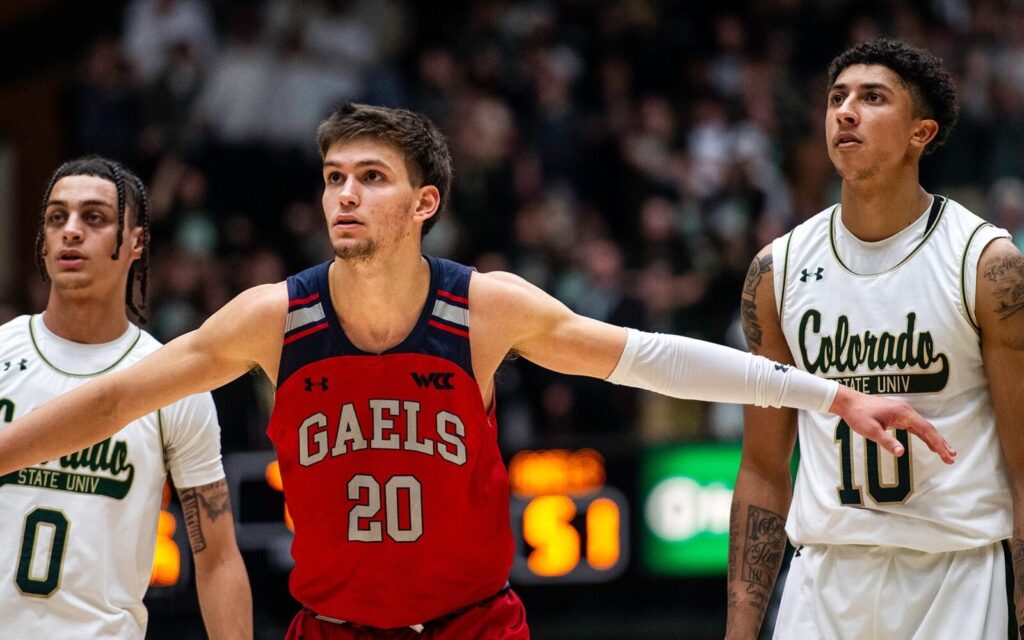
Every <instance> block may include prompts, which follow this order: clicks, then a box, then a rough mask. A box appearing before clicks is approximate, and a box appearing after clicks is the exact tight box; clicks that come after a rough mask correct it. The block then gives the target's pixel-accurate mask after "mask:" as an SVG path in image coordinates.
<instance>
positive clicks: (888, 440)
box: [830, 385, 956, 464]
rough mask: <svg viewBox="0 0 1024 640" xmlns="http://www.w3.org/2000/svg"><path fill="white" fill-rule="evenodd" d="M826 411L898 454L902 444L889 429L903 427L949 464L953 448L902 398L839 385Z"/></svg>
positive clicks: (953, 453) (895, 454)
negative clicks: (898, 398) (862, 391)
mask: <svg viewBox="0 0 1024 640" xmlns="http://www.w3.org/2000/svg"><path fill="white" fill-rule="evenodd" d="M830 411H831V412H832V413H834V414H836V415H838V416H839V417H841V418H842V419H843V420H844V421H845V422H846V424H848V425H850V428H851V429H853V430H854V431H855V432H857V433H859V434H861V435H862V436H864V437H865V438H867V439H868V440H873V441H874V442H877V443H878V444H880V445H881V446H882V447H883V448H884V449H885V450H886V451H888V452H889V453H891V454H892V455H894V456H896V457H899V456H902V455H903V453H904V449H903V445H902V444H901V443H900V441H899V440H897V439H896V438H895V436H893V434H892V433H891V432H890V431H889V429H892V428H896V429H905V430H907V431H908V432H910V433H912V434H914V435H915V436H917V437H918V438H920V439H921V440H923V441H924V443H925V444H926V445H928V448H929V449H931V450H932V451H934V452H935V454H936V455H938V456H939V457H940V458H942V461H943V462H945V463H946V464H953V460H954V459H955V458H956V451H954V450H953V448H952V447H951V446H949V443H948V442H946V439H945V438H943V437H942V436H941V435H939V432H938V431H936V430H935V427H933V426H932V424H931V423H930V422H928V421H927V420H925V419H924V418H923V417H921V414H919V413H918V412H917V411H915V410H914V408H913V407H911V406H910V405H909V404H907V403H906V402H903V401H901V400H893V399H891V398H882V397H879V396H869V395H865V394H863V393H860V392H858V391H854V390H853V389H850V388H849V387H846V386H844V385H839V393H837V394H836V399H835V400H834V401H833V402H832V407H831V408H830Z"/></svg>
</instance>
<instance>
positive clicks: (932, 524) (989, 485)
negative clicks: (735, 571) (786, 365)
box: [772, 196, 1011, 552]
mask: <svg viewBox="0 0 1024 640" xmlns="http://www.w3.org/2000/svg"><path fill="white" fill-rule="evenodd" d="M839 215H840V210H839V207H838V206H836V207H833V208H831V209H827V210H825V211H822V212H821V213H819V214H818V215H816V216H814V217H813V218H811V219H810V220H808V221H807V222H805V223H804V224H801V225H800V226H798V227H797V228H795V229H794V230H793V231H792V232H790V233H789V234H788V235H786V236H783V237H781V238H779V239H777V240H775V242H774V243H773V245H772V259H773V264H774V267H775V295H776V300H777V302H778V305H779V318H780V319H781V323H782V329H783V332H784V333H785V336H786V341H787V342H788V344H789V348H790V350H791V351H792V354H793V358H794V361H795V362H796V363H797V366H799V367H800V368H801V369H804V370H805V371H809V372H811V373H814V374H816V375H819V376H823V377H826V378H832V379H836V380H839V381H840V382H842V383H844V384H846V385H849V386H851V387H853V388H855V389H858V390H860V391H863V392H865V393H870V394H885V395H888V396H892V397H895V398H900V399H902V400H905V401H907V402H909V403H910V404H912V405H913V406H914V408H916V409H917V410H918V411H919V412H920V413H921V414H922V415H923V416H924V417H925V418H927V419H928V420H929V421H931V423H932V424H934V425H935V428H936V429H937V430H938V431H939V433H941V434H942V435H943V436H944V437H945V438H946V439H947V440H949V442H950V444H952V446H953V448H954V449H956V451H957V454H958V455H957V460H956V463H955V464H953V465H951V466H949V465H946V464H944V463H943V462H942V461H941V460H940V459H939V458H938V456H936V455H935V454H933V453H932V452H931V451H929V450H928V448H927V446H925V444H924V443H923V442H921V441H920V440H917V439H916V438H913V437H908V434H907V433H906V432H905V431H902V430H900V431H897V436H898V437H899V439H900V440H901V442H903V445H904V446H905V448H906V453H905V454H904V455H903V456H902V457H901V458H894V457H892V456H891V455H889V454H888V453H886V452H885V450H883V449H881V448H880V447H879V446H877V445H876V444H875V443H870V442H865V439H864V438H863V437H861V436H859V435H857V434H856V433H853V432H852V431H851V430H850V428H849V427H848V426H847V425H846V424H845V423H844V422H842V421H841V420H840V419H839V418H838V417H836V416H834V415H831V414H825V413H819V412H813V411H800V412H799V445H800V466H799V470H798V472H797V478H796V485H795V487H794V494H793V503H792V506H791V507H790V510H789V518H788V521H787V523H786V532H787V533H788V534H789V537H790V539H791V540H792V541H793V543H794V544H798V545H799V544H816V543H817V544H865V545H891V546H899V547H907V548H911V549H918V550H921V551H932V552H936V551H953V550H958V549H967V548H972V547H979V546H982V545H986V544H989V543H991V542H994V541H998V540H1001V539H1004V538H1008V537H1009V536H1010V532H1011V505H1010V489H1009V484H1008V480H1007V472H1006V468H1005V465H1004V463H1003V460H1002V455H1001V451H1000V445H999V440H998V436H997V433H996V424H995V415H994V413H993V409H992V401H991V398H990V396H989V392H988V385H987V382H986V379H985V372H984V370H983V368H982V359H981V348H980V334H979V328H978V325H977V321H976V319H975V316H974V297H975V296H974V290H975V277H976V273H977V262H978V259H979V257H980V255H981V251H982V250H983V249H984V247H985V246H986V245H987V244H988V243H989V242H991V241H992V240H993V239H995V238H999V237H1006V236H1008V234H1007V233H1006V232H1005V231H1003V230H1002V229H996V228H995V227H993V226H992V225H990V224H988V223H986V222H985V221H984V220H982V219H981V218H979V217H977V216H975V215H974V214H972V213H971V212H970V211H968V210H967V209H965V208H963V207H962V206H960V205H959V204H957V203H956V202H953V201H951V200H948V199H945V198H941V197H938V196H936V197H935V202H934V204H933V207H932V208H931V210H930V212H929V218H928V221H929V224H928V226H927V228H926V231H925V233H924V236H923V239H922V240H921V241H920V242H919V243H918V244H917V245H916V247H914V248H913V249H912V250H910V251H908V254H907V255H906V257H905V258H903V259H902V260H901V261H900V262H899V263H898V264H896V265H895V266H893V267H892V268H890V269H887V270H885V271H882V272H881V273H876V274H872V275H863V274H858V273H854V272H853V271H851V270H850V269H849V268H848V267H847V264H849V262H850V258H851V257H852V256H848V257H847V263H846V264H844V262H843V257H842V255H841V253H840V252H839V251H838V249H837V247H836V243H835V234H836V228H837V226H836V225H838V224H841V223H840V221H839V219H838V217H839ZM843 248H844V250H845V249H847V247H845V246H844V247H843Z"/></svg>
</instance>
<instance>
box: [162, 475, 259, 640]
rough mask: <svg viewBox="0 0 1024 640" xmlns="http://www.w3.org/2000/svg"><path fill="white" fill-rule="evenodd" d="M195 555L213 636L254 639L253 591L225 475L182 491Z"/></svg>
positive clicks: (208, 630)
mask: <svg viewBox="0 0 1024 640" xmlns="http://www.w3.org/2000/svg"><path fill="white" fill-rule="evenodd" d="M178 498H179V499H180V500H181V507H182V511H183V512H184V514H185V525H186V527H187V528H188V540H189V543H190V544H191V545H192V557H193V558H194V559H195V563H196V591H197V592H198V593H199V607H200V609H201V610H202V612H203V622H204V624H205V625H206V633H207V635H208V636H209V637H210V638H211V640H251V639H252V632H253V630H252V592H251V591H250V589H249V576H248V574H247V573H246V571H245V563H243V562H242V555H241V553H239V551H238V544H237V542H236V541H235V523H234V519H233V518H232V517H231V496H230V495H228V484H227V482H226V481H224V480H223V479H221V480H217V481H216V482H211V483H210V484H205V485H202V486H198V487H189V488H185V489H179V490H178Z"/></svg>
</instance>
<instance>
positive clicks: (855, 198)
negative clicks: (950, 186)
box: [840, 176, 931, 242]
mask: <svg viewBox="0 0 1024 640" xmlns="http://www.w3.org/2000/svg"><path fill="white" fill-rule="evenodd" d="M930 197H931V196H929V194H928V192H927V191H925V190H924V189H923V188H922V187H921V185H920V184H919V183H918V181H917V180H916V176H915V179H914V180H907V179H905V178H901V179H898V180H888V181H884V180H883V181H880V180H871V181H862V182H857V181H848V180H844V181H843V193H842V198H841V200H840V202H841V204H842V219H843V225H844V226H846V228H847V229H848V230H849V231H850V233H852V234H853V235H855V236H857V237H858V238H860V239H861V240H863V241H865V242H877V241H879V240H884V239H886V238H889V237H891V236H893V235H895V234H897V233H899V232H900V231H902V230H903V229H906V228H907V227H908V226H910V225H911V224H913V223H914V221H915V220H917V219H918V217H920V216H921V212H923V211H924V210H925V208H926V207H927V206H928V202H929V198H930Z"/></svg>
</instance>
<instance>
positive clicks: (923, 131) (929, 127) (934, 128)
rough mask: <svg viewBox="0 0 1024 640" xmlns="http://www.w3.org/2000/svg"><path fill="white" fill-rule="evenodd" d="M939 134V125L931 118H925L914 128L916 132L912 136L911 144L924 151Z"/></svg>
mask: <svg viewBox="0 0 1024 640" xmlns="http://www.w3.org/2000/svg"><path fill="white" fill-rule="evenodd" d="M938 134H939V123H938V122H936V121H934V120H932V119H931V118H924V119H922V120H921V121H920V122H919V123H918V124H917V127H915V128H914V132H913V133H912V134H911V136H910V144H911V145H912V146H914V147H917V148H919V149H924V148H925V147H926V146H928V143H929V142H931V141H932V140H934V139H935V136H937V135H938Z"/></svg>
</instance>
